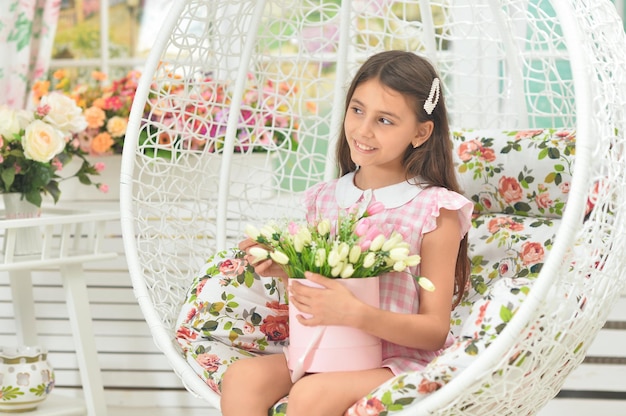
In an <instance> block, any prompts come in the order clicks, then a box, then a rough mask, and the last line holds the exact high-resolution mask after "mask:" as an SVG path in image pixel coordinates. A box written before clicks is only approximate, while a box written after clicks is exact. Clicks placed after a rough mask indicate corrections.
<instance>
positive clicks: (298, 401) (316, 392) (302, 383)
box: [287, 377, 327, 416]
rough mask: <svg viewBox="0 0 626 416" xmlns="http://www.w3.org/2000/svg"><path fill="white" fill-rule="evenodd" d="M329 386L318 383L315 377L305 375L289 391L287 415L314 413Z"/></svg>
mask: <svg viewBox="0 0 626 416" xmlns="http://www.w3.org/2000/svg"><path fill="white" fill-rule="evenodd" d="M326 393H327V388H326V387H325V386H323V385H321V384H320V383H317V382H316V380H315V378H314V377H304V378H302V379H300V380H299V381H298V382H297V383H296V384H294V385H293V387H292V388H291V390H290V391H289V401H288V402H287V415H296V416H297V415H314V414H316V413H315V409H317V408H319V404H320V401H321V400H323V397H324V395H325V394H326Z"/></svg>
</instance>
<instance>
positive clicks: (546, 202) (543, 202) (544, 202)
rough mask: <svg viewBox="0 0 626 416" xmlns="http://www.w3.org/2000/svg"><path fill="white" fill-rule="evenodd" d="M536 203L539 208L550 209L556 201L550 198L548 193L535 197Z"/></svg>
mask: <svg viewBox="0 0 626 416" xmlns="http://www.w3.org/2000/svg"><path fill="white" fill-rule="evenodd" d="M535 202H537V206H538V207H539V208H549V207H551V206H552V205H554V201H552V199H551V198H550V194H549V193H547V192H544V193H541V194H539V195H537V197H535Z"/></svg>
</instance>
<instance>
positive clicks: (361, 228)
mask: <svg viewBox="0 0 626 416" xmlns="http://www.w3.org/2000/svg"><path fill="white" fill-rule="evenodd" d="M383 209H384V206H383V205H382V204H381V203H379V202H374V203H373V204H371V205H370V206H366V207H359V206H355V207H354V208H353V209H350V210H348V213H347V215H343V216H340V217H339V218H338V219H337V221H336V222H334V223H333V222H331V221H330V220H329V219H321V220H319V221H318V222H316V223H314V224H309V223H305V224H297V223H295V222H293V221H291V222H288V223H287V224H285V225H281V224H278V223H276V222H272V223H268V224H266V225H264V226H263V227H261V228H260V229H259V228H257V227H255V226H253V225H248V226H247V227H246V230H245V233H246V235H247V236H248V237H250V238H251V239H252V240H254V241H256V242H258V243H259V244H260V245H261V246H262V247H252V248H251V249H250V254H251V255H252V256H254V257H255V261H261V260H264V259H268V258H271V259H272V260H273V261H274V262H276V263H278V264H280V265H281V266H282V267H283V269H284V270H285V272H286V273H287V275H288V276H289V277H291V278H304V272H305V271H310V272H314V273H319V274H321V275H323V276H326V277H329V278H340V279H346V278H359V277H372V276H379V275H381V274H384V273H387V272H392V271H395V272H402V273H409V274H410V272H409V271H408V268H409V267H412V266H416V265H418V264H419V262H420V260H421V259H420V256H419V255H417V254H410V252H409V244H408V243H407V242H405V241H404V240H403V237H402V235H401V234H400V233H398V232H396V231H393V232H392V233H391V235H389V236H386V235H385V234H384V233H383V232H382V231H381V230H380V229H379V228H378V227H377V226H376V225H374V224H372V222H371V220H370V219H369V217H370V216H372V215H375V214H376V213H378V212H380V211H382V210H383ZM413 277H415V279H416V280H417V282H418V284H419V285H420V286H421V287H422V288H424V289H425V290H429V291H432V290H434V285H433V284H432V282H431V281H430V280H428V279H427V278H425V277H421V276H413Z"/></svg>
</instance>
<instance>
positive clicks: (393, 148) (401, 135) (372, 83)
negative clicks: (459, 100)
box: [344, 79, 430, 183]
mask: <svg viewBox="0 0 626 416" xmlns="http://www.w3.org/2000/svg"><path fill="white" fill-rule="evenodd" d="M421 124H422V123H420V122H419V121H418V120H417V117H416V116H415V113H414V112H413V109H412V107H411V106H410V105H409V103H408V102H407V99H406V98H405V96H403V95H402V94H400V93H399V92H397V91H395V90H392V89H390V88H388V87H386V86H384V85H382V84H381V83H380V82H379V81H378V80H377V79H371V80H368V81H365V82H363V83H362V84H360V85H359V86H358V87H357V88H356V89H355V90H354V94H353V95H352V98H351V99H350V102H349V104H348V111H347V113H346V117H345V121H344V130H345V134H346V139H347V141H348V145H349V147H350V156H351V157H352V161H353V162H354V163H355V164H357V165H359V166H360V170H361V171H362V172H363V173H364V174H365V173H366V172H367V175H368V176H369V177H372V175H371V174H376V175H380V178H381V179H382V177H385V178H390V179H391V178H396V179H398V180H403V179H404V167H403V165H402V158H403V155H404V152H405V151H406V148H407V146H413V145H415V144H417V145H419V144H421V143H422V142H423V141H424V140H425V139H424V140H422V139H421V137H422V136H421V134H423V131H422V130H423V128H422V129H420V126H421ZM428 133H429V135H430V132H428ZM427 138H428V137H426V139H427ZM392 183H393V182H392Z"/></svg>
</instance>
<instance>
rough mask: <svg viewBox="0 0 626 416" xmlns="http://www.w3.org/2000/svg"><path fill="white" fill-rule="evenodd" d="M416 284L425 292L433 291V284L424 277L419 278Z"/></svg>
mask: <svg viewBox="0 0 626 416" xmlns="http://www.w3.org/2000/svg"><path fill="white" fill-rule="evenodd" d="M417 284H418V285H420V286H421V287H422V288H423V289H424V290H427V291H429V292H433V291H434V290H435V285H434V284H433V282H431V281H430V280H428V279H427V278H425V277H420V278H419V280H418V281H417Z"/></svg>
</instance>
